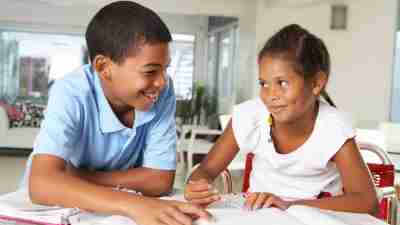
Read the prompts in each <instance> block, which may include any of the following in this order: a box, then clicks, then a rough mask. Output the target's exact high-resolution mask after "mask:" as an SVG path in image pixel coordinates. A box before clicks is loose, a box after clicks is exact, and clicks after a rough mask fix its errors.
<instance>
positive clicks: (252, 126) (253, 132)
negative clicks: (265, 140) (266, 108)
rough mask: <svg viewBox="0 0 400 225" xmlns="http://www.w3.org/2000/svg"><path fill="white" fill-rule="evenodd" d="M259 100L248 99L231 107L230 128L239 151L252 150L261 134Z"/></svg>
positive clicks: (261, 115)
mask: <svg viewBox="0 0 400 225" xmlns="http://www.w3.org/2000/svg"><path fill="white" fill-rule="evenodd" d="M260 107H263V106H262V105H261V106H260V104H259V102H257V100H256V99H255V100H249V101H246V102H244V103H241V104H239V105H236V106H234V107H233V113H232V129H233V135H234V137H235V140H236V143H237V144H238V146H239V148H240V151H244V152H245V153H248V152H252V151H253V150H254V149H255V148H256V146H257V144H258V142H259V141H260V135H261V124H260V123H261V122H262V118H263V117H265V118H266V117H267V115H264V114H266V113H263V112H262V110H261V112H260Z"/></svg>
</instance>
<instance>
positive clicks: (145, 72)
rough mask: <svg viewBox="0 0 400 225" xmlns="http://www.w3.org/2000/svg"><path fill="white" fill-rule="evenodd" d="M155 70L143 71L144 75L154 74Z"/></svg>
mask: <svg viewBox="0 0 400 225" xmlns="http://www.w3.org/2000/svg"><path fill="white" fill-rule="evenodd" d="M156 72H157V71H156V70H149V71H144V74H146V75H153V74H155V73H156Z"/></svg>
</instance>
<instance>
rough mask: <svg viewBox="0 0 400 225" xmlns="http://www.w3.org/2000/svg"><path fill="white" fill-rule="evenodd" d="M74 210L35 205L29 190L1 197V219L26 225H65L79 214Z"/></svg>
mask: <svg viewBox="0 0 400 225" xmlns="http://www.w3.org/2000/svg"><path fill="white" fill-rule="evenodd" d="M79 213H80V211H79V210H78V209H74V208H62V207H55V206H44V205H37V204H33V203H32V202H31V201H30V200H29V197H28V192H27V190H19V191H16V192H12V193H9V194H5V195H2V196H0V219H2V220H10V221H16V222H19V223H25V224H40V225H63V224H70V222H69V218H70V217H71V216H73V215H77V214H79Z"/></svg>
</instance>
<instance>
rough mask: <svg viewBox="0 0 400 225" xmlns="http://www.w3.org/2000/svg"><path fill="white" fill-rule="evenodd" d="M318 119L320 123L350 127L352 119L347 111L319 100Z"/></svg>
mask: <svg viewBox="0 0 400 225" xmlns="http://www.w3.org/2000/svg"><path fill="white" fill-rule="evenodd" d="M318 120H319V121H320V123H321V124H324V125H326V126H327V125H332V126H334V127H336V126H345V127H352V126H353V123H352V119H351V116H350V114H349V113H347V112H345V111H343V110H341V109H338V108H335V107H333V106H330V105H329V104H328V103H325V102H322V101H321V102H320V109H319V114H318Z"/></svg>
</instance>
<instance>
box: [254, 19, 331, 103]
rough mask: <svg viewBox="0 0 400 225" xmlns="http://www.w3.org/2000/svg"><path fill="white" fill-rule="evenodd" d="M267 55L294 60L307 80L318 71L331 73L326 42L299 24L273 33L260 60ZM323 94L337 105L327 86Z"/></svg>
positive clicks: (259, 57) (297, 69)
mask: <svg viewBox="0 0 400 225" xmlns="http://www.w3.org/2000/svg"><path fill="white" fill-rule="evenodd" d="M267 55H268V56H271V57H282V58H284V59H286V60H288V61H290V62H292V63H293V65H294V70H295V71H296V72H297V73H299V74H301V75H303V76H304V79H306V80H307V79H309V78H312V77H314V76H315V75H316V74H317V73H318V72H324V73H325V74H326V75H327V76H328V77H329V74H330V67H331V62H330V56H329V52H328V49H327V48H326V46H325V44H324V42H323V41H322V40H321V39H320V38H318V37H317V36H315V35H314V34H311V33H310V32H309V31H307V30H306V29H304V28H302V27H301V26H299V25H297V24H291V25H288V26H285V27H284V28H282V29H281V30H280V31H278V32H277V33H276V34H275V35H273V36H272V37H271V38H270V39H269V40H268V41H267V42H266V43H265V45H264V47H263V48H262V50H261V51H260V53H259V55H258V61H259V62H260V60H261V59H262V58H263V57H264V56H267ZM321 96H322V97H323V98H324V99H325V100H326V101H327V102H328V103H329V104H330V105H331V106H334V107H336V105H335V103H334V102H333V101H332V99H331V98H330V97H329V95H328V93H327V92H326V90H325V88H324V89H323V90H322V91H321Z"/></svg>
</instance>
